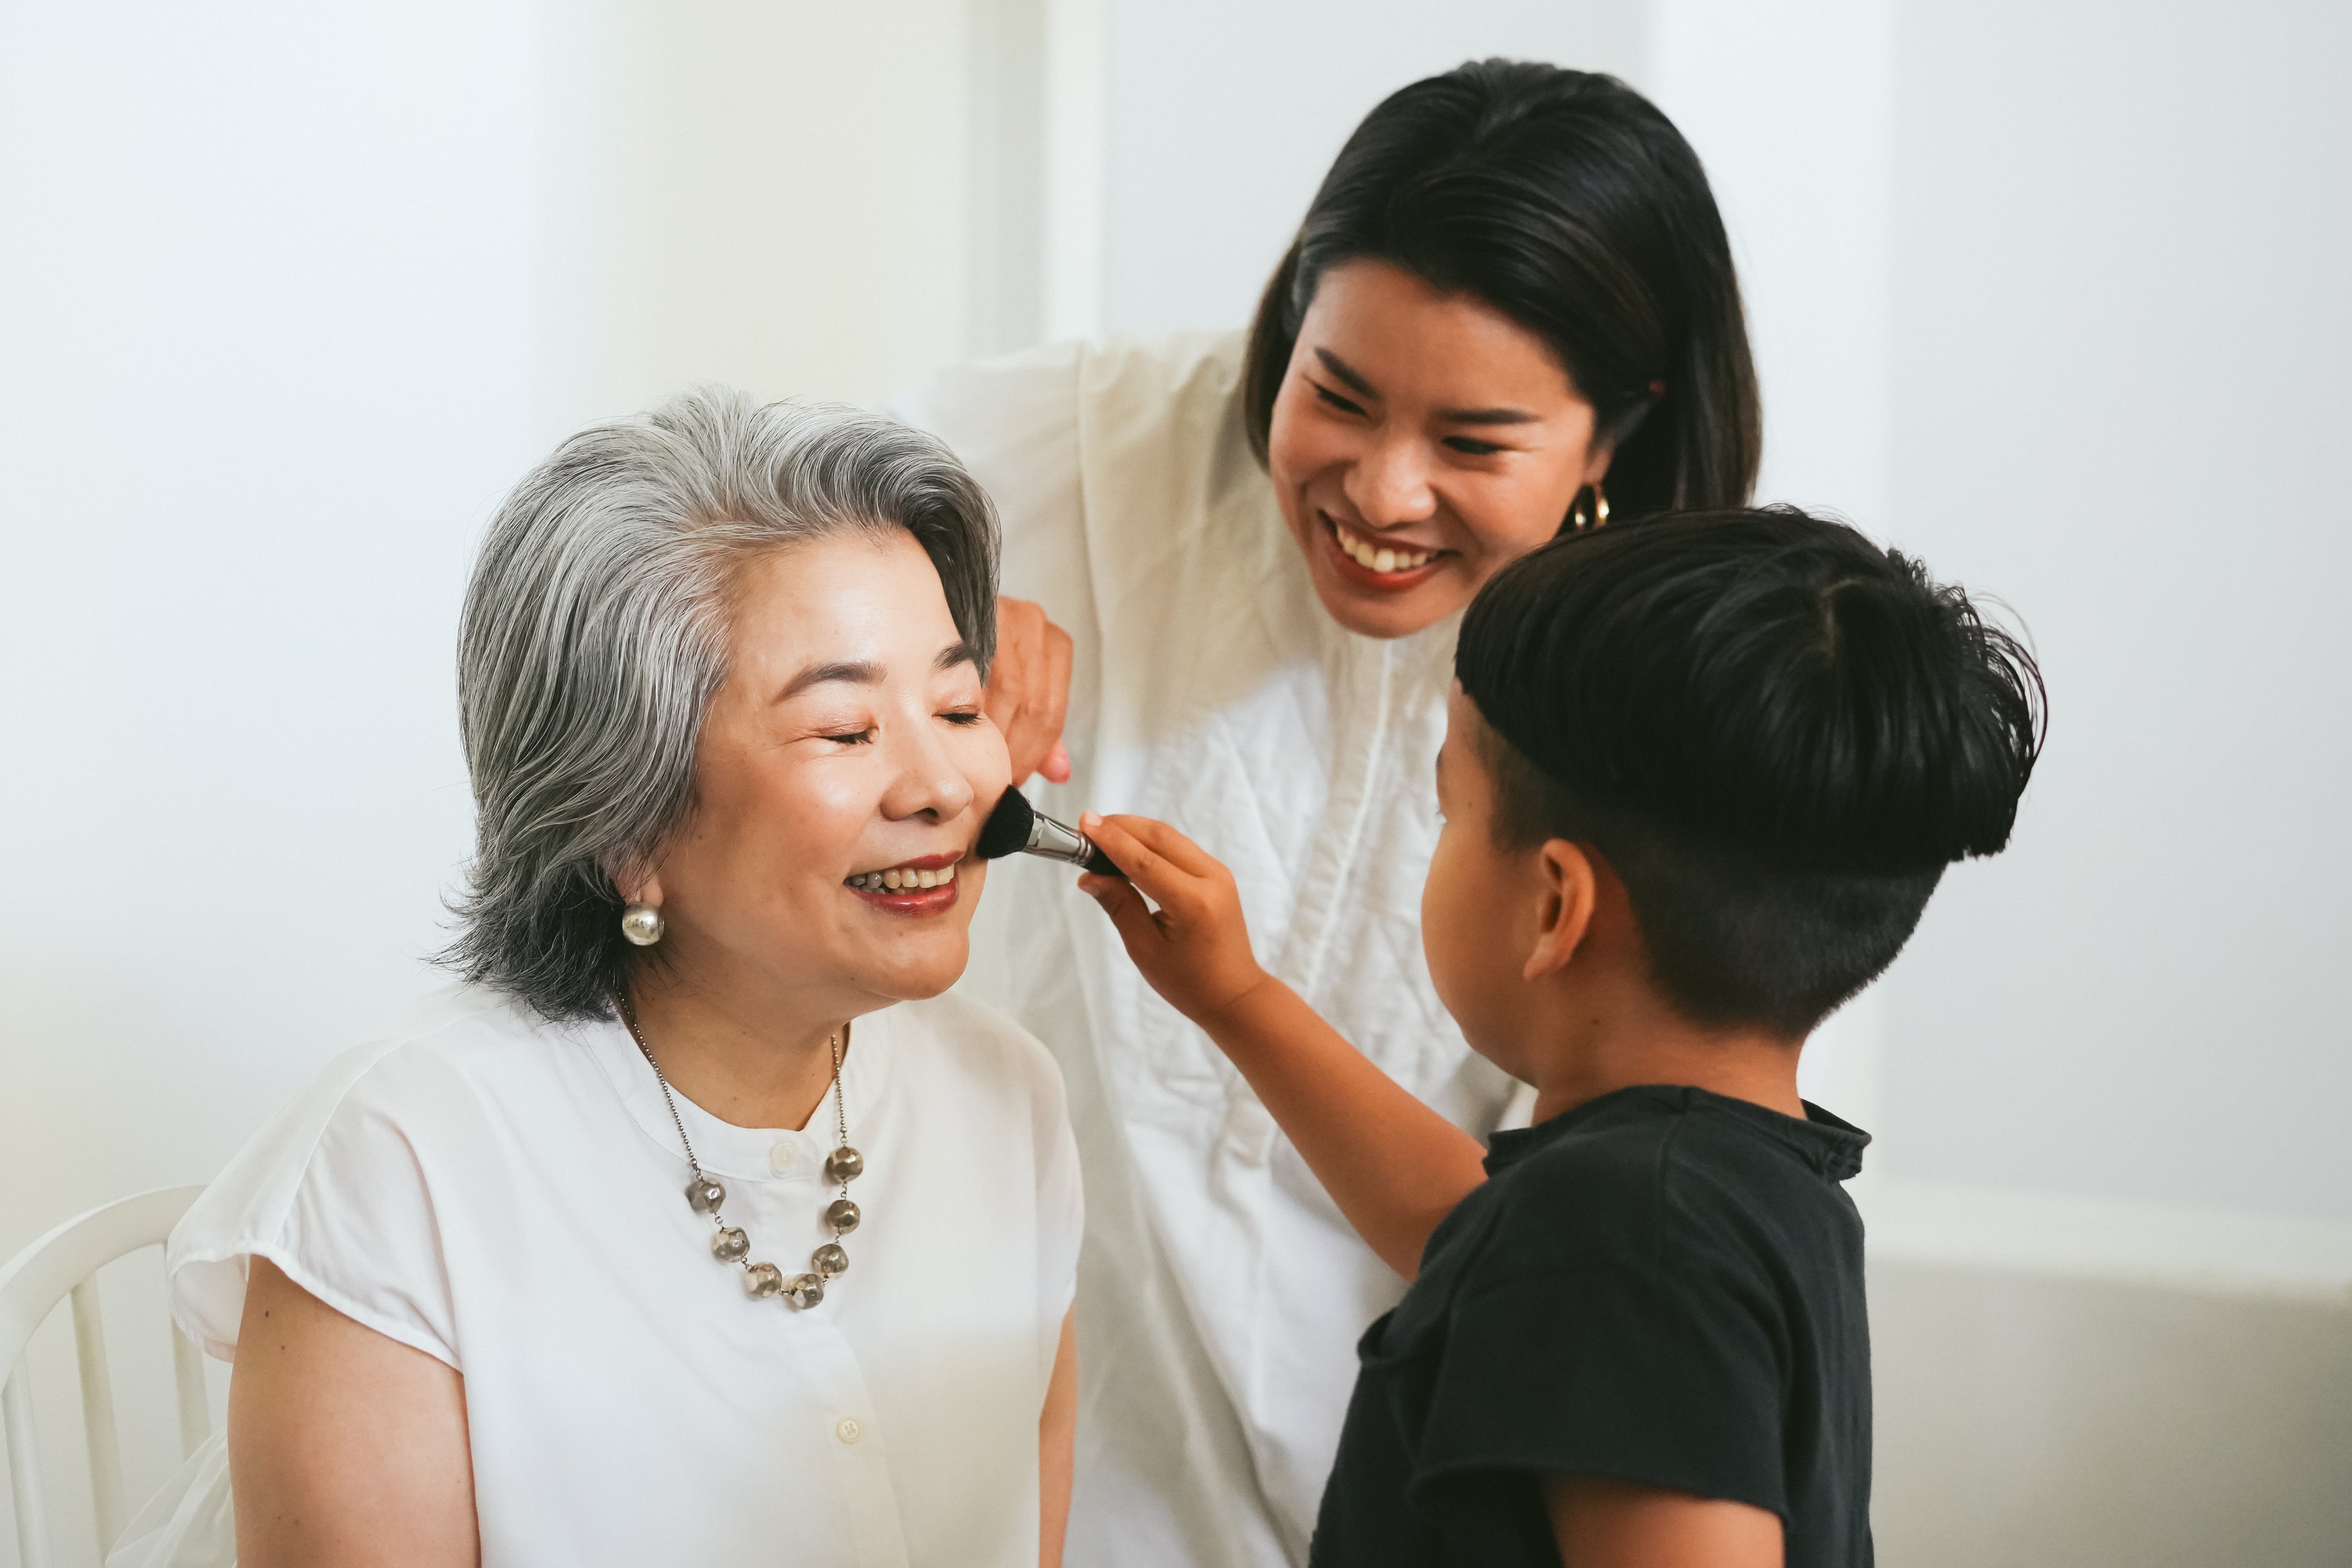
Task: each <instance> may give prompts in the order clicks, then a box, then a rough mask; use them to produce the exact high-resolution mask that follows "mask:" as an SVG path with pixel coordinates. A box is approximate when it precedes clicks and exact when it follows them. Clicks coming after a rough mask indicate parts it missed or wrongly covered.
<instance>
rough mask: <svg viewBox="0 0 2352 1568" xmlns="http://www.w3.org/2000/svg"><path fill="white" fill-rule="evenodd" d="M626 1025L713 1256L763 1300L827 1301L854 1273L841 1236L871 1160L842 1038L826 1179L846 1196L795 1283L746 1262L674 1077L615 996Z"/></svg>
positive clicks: (828, 1215)
mask: <svg viewBox="0 0 2352 1568" xmlns="http://www.w3.org/2000/svg"><path fill="white" fill-rule="evenodd" d="M614 1001H615V1002H616V1003H617V1004H619V1007H620V1014H621V1022H622V1023H624V1024H625V1025H627V1026H628V1029H629V1038H631V1039H633V1040H635V1041H636V1043H637V1049H638V1050H640V1051H642V1052H644V1053H645V1058H646V1066H647V1067H649V1068H653V1069H654V1081H655V1082H656V1083H657V1084H659V1085H661V1091H662V1103H663V1104H665V1105H667V1106H668V1107H669V1120H670V1125H671V1126H673V1127H675V1128H677V1141H678V1143H679V1144H680V1145H681V1146H682V1147H683V1148H684V1149H685V1150H686V1163H687V1168H688V1170H690V1171H692V1172H693V1173H694V1179H693V1180H692V1181H690V1182H688V1183H687V1184H686V1201H687V1202H688V1204H689V1205H692V1206H693V1209H694V1212H695V1213H697V1214H707V1215H709V1216H710V1223H711V1224H712V1225H713V1226H716V1227H717V1229H716V1230H715V1231H714V1233H713V1234H712V1236H711V1237H710V1255H711V1256H712V1257H713V1258H718V1259H719V1262H721V1263H732V1264H734V1265H735V1266H736V1267H738V1268H741V1269H742V1270H743V1289H746V1290H749V1291H750V1292H751V1294H752V1295H754V1296H758V1297H769V1296H782V1298H783V1299H784V1300H787V1301H790V1302H791V1303H792V1304H793V1306H794V1307H798V1308H808V1307H814V1306H815V1305H816V1304H817V1303H818V1302H819V1301H822V1300H824V1283H825V1281H826V1280H828V1279H838V1278H839V1277H840V1276H842V1275H844V1274H846V1273H847V1272H849V1254H848V1253H847V1252H846V1251H845V1250H843V1248H842V1245H841V1242H840V1240H839V1239H838V1238H839V1237H845V1236H847V1235H848V1234H849V1233H850V1232H851V1231H853V1230H856V1228H857V1222H858V1221H859V1220H860V1219H861V1218H863V1217H864V1216H863V1215H860V1214H859V1213H858V1212H857V1205H856V1204H854V1203H852V1202H850V1201H849V1184H850V1183H852V1182H854V1181H856V1179H857V1178H858V1177H859V1176H861V1175H863V1174H865V1173H866V1156H864V1155H863V1154H860V1153H859V1152H857V1151H856V1150H855V1149H853V1148H851V1147H850V1146H849V1112H848V1110H847V1109H846V1108H845V1107H844V1105H843V1104H842V1099H841V1037H840V1036H839V1035H835V1036H834V1037H832V1038H831V1039H830V1040H828V1041H827V1042H826V1043H827V1044H828V1045H830V1046H831V1047H833V1120H834V1125H835V1128H836V1129H837V1130H838V1131H839V1134H840V1139H839V1142H838V1143H837V1144H836V1146H835V1149H834V1151H833V1152H832V1153H830V1154H827V1155H826V1156H825V1157H824V1175H825V1180H827V1181H829V1182H836V1183H838V1184H840V1186H841V1195H840V1196H839V1197H837V1198H835V1199H834V1200H833V1202H831V1203H829V1204H827V1205H824V1224H825V1228H826V1229H827V1230H830V1231H831V1232H833V1234H834V1236H835V1240H832V1241H828V1242H826V1243H825V1244H824V1246H822V1247H818V1248H817V1249H816V1250H815V1251H814V1252H812V1253H810V1254H809V1268H810V1270H811V1272H809V1273H806V1274H795V1275H793V1277H792V1278H791V1279H786V1278H785V1277H784V1271H783V1270H782V1269H781V1268H777V1267H776V1266H775V1265H774V1264H772V1263H752V1262H749V1261H747V1259H749V1258H751V1237H750V1236H749V1235H747V1234H746V1233H745V1232H744V1231H742V1230H741V1229H740V1228H738V1227H737V1226H731V1225H729V1224H728V1223H727V1216H726V1215H724V1214H722V1213H720V1212H719V1205H722V1204H724V1203H726V1201H727V1189H726V1188H725V1187H723V1186H721V1185H719V1183H718V1182H717V1181H716V1180H714V1179H713V1178H712V1177H710V1176H708V1175H706V1174H704V1173H703V1169H702V1164H701V1162H699V1161H698V1160H697V1159H696V1158H695V1157H694V1142H693V1140H691V1139H689V1138H688V1137H687V1135H686V1121H685V1119H684V1118H682V1117H680V1116H679V1115H678V1113H677V1098H676V1097H675V1096H674V1095H672V1094H671V1093H670V1089H669V1079H667V1077H666V1076H664V1074H663V1072H662V1069H661V1063H659V1062H657V1061H656V1060H654V1048H653V1047H651V1046H649V1045H647V1044H646V1037H645V1033H644V1031H643V1030H641V1029H639V1028H638V1027H637V1013H636V1009H635V1007H634V1006H632V1005H630V1002H629V999H628V997H627V996H625V995H622V996H616V997H614Z"/></svg>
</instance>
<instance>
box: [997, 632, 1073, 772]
mask: <svg viewBox="0 0 2352 1568" xmlns="http://www.w3.org/2000/svg"><path fill="white" fill-rule="evenodd" d="M1070 654H1071V643H1070V634H1069V633H1067V632H1066V631H1064V630H1063V629H1062V628H1061V627H1059V626H1055V624H1054V623H1053V622H1051V621H1049V620H1047V619H1046V618H1045V608H1044V606H1042V605H1033V604H1031V603H1030V602H1029V601H1028V600H1026V599H999V600H997V601H996V659H995V662H993V663H992V664H991V665H990V666H989V667H988V689H987V691H986V693H985V694H984V695H983V696H982V699H981V705H982V707H984V708H985V709H987V710H988V716H989V718H990V719H991V720H992V721H994V723H995V725H996V727H997V728H998V729H999V730H1001V731H1003V732H1004V749H1005V751H1006V752H1010V753H1011V754H1012V757H1013V783H1014V784H1024V783H1026V782H1027V781H1028V778H1029V775H1030V774H1032V773H1044V774H1045V776H1046V778H1048V779H1050V780H1051V781H1053V782H1054V783H1055V784H1067V783H1068V782H1069V779H1070V753H1069V752H1067V751H1066V750H1064V749H1063V746H1062V721H1063V720H1064V719H1065V718H1066V717H1067V715H1068V713H1069V710H1070Z"/></svg>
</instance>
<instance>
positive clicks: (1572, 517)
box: [1568, 479, 1609, 533]
mask: <svg viewBox="0 0 2352 1568" xmlns="http://www.w3.org/2000/svg"><path fill="white" fill-rule="evenodd" d="M1584 490H1591V492H1592V510H1590V511H1587V510H1585V507H1584ZM1608 526H1609V492H1608V491H1606V490H1604V489H1601V481H1600V480H1598V479H1595V480H1593V482H1592V483H1591V484H1589V485H1587V486H1585V487H1584V489H1580V490H1578V491H1577V492H1576V502H1575V504H1574V505H1572V506H1570V508H1569V510H1568V531H1570V533H1588V532H1590V531H1592V530H1593V529H1596V528H1606V527H1608Z"/></svg>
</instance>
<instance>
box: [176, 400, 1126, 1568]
mask: <svg viewBox="0 0 2352 1568" xmlns="http://www.w3.org/2000/svg"><path fill="white" fill-rule="evenodd" d="M995 568H996V542H995V524H994V521H993V518H992V514H991V511H990V509H989V504H988V501H987V500H986V499H985V497H984V496H983V495H982V492H981V490H980V489H979V488H978V487H977V486H976V485H975V484H974V483H973V482H972V480H971V479H970V478H969V477H968V476H967V475H966V474H965V473H964V471H963V470H962V468H961V467H960V466H958V464H957V463H956V461H955V459H954V458H951V457H950V456H949V455H948V453H947V451H946V449H945V448H944V447H940V445H939V444H938V443H937V442H935V441H933V440H932V439H930V438H929V437H925V436H921V435H919V434H917V433H915V432H913V431H911V430H908V429H906V428H904V427H903V426H898V425H895V424H893V423H891V422H889V421H887V420H886V419H883V418H880V417H878V416H873V415H868V414H864V413H859V412H856V411H854V410H850V409H845V408H836V407H825V406H813V405H789V404H787V405H770V406H766V407H761V406H757V405H754V404H753V403H752V402H751V400H749V399H748V398H744V397H742V396H740V395H732V394H728V393H722V392H699V393H695V394H691V395H687V396H684V397H681V398H679V399H677V400H676V401H674V402H672V403H670V404H668V405H665V406H664V407H662V408H660V409H658V410H656V412H654V413H653V414H651V415H649V416H646V417H643V418H639V419H635V420H629V421H625V422H622V423H618V424H614V425H608V426H601V427H599V428H595V429H592V430H589V431H587V432H585V433H583V434H582V435H580V436H578V437H573V438H572V440H570V441H567V442H566V443H564V444H563V446H562V447H560V448H559V449H558V450H557V451H556V453H555V455H554V456H553V457H552V458H550V459H549V460H548V461H547V462H545V463H544V464H542V465H541V467H540V468H538V469H537V470H536V471H535V472H533V473H532V474H531V475H530V477H529V478H527V479H525V480H524V481H523V482H522V484H521V485H520V487H519V488H518V489H516V490H515V492H514V494H513V495H512V496H511V497H509V499H508V500H507V502H506V504H505V506H504V507H503V508H502V509H501V510H500V511H499V514H498V517H497V519H496V521H494V522H493V524H492V525H491V528H490V531H489V537H488V541H487V542H485V544H484V545H483V548H482V552H481V558H480V562H479V563H478V567H477V568H476V571H475V574H474V580H473V585H472V588H471V590H470V592H469V594H468V595H467V605H466V615H465V626H464V632H463V638H462V643H463V647H462V653H461V658H460V664H459V672H458V694H459V700H460V705H461V710H462V714H463V725H464V733H465V742H466V752H467V763H468V765H469V767H470V769H471V772H472V775H473V783H474V795H475V800H476V803H477V806H478V853H477V857H476V859H475V861H474V864H473V867H472V872H471V887H470V890H469V891H468V893H467V896H466V898H465V899H464V900H463V902H462V904H461V905H460V907H459V911H458V912H459V916H460V919H461V921H462V928H461V931H460V934H459V935H458V937H457V942H456V944H455V946H454V948H453V949H452V950H451V952H450V954H449V955H448V958H449V960H450V962H451V963H453V964H454V966H455V967H456V968H457V971H458V972H459V973H461V974H462V975H463V977H464V978H463V980H462V982H461V983H460V984H455V985H453V986H451V987H449V988H448V989H446V990H445V991H443V992H441V993H439V994H436V995H434V996H432V997H431V998H429V999H428V1000H426V1001H425V1002H423V1003H422V1004H420V1005H417V1006H416V1007H415V1008H414V1009H412V1010H411V1011H410V1012H409V1013H408V1014H406V1015H405V1016H403V1017H401V1018H399V1019H398V1020H397V1021H395V1022H394V1023H393V1024H391V1025H390V1026H388V1027H385V1028H383V1029H382V1030H381V1031H379V1032H378V1033H376V1034H375V1035H374V1037H373V1038H372V1039H371V1040H370V1041H369V1043H367V1044H365V1045H363V1046H361V1047H358V1048H357V1049H355V1050H352V1051H351V1052H349V1053H347V1054H345V1055H344V1056H342V1057H341V1058H338V1059H337V1060H336V1061H335V1062H334V1064H333V1065H332V1066H331V1067H330V1068H328V1069H327V1070H326V1072H325V1073H324V1074H323V1075H322V1076H321V1077H320V1079H319V1081H318V1082H317V1083H316V1084H314V1085H313V1086H312V1087H311V1088H310V1090H309V1091H308V1092H307V1093H305V1094H304V1095H303V1096H302V1097H301V1099H300V1100H298V1101H297V1103H296V1104H295V1105H294V1106H292V1107H291V1108H290V1109H289V1110H287V1111H286V1112H285V1113H284V1114H283V1115H281V1116H279V1117H278V1119H277V1121H275V1122H273V1123H272V1124H271V1125H270V1126H269V1127H268V1128H267V1129H266V1130H265V1131H263V1132H262V1133H261V1135H260V1136H259V1137H258V1138H257V1139H256V1140H255V1141H254V1142H253V1143H252V1144H251V1145H249V1146H248V1147H247V1149H246V1150H245V1151H244V1152H242V1153H241V1154H240V1155H238V1157H237V1158H236V1161H235V1162H234V1163H232V1165H231V1166H230V1167H229V1169H228V1171H227V1172H226V1173H225V1174H224V1175H223V1176H222V1177H221V1178H220V1179H219V1181H217V1182H216V1183H215V1184H214V1185H213V1187H212V1188H211V1189H210V1190H209V1191H208V1192H207V1193H206V1194H205V1196H204V1198H203V1199H202V1200H201V1201H200V1202H199V1204H198V1205H197V1206H196V1207H195V1209H194V1210H193V1211H192V1212H191V1213H190V1215H188V1218H187V1219H186V1221H185V1222H184V1224H183V1225H182V1226H181V1227H180V1229H179V1230H178V1232H177V1233H176V1234H175V1235H174V1236H173V1241H172V1247H171V1254H170V1268H171V1270H172V1275H173V1292H174V1307H175V1310H176V1312H177V1313H178V1316H179V1319H180V1321H181V1322H182V1323H183V1324H184V1326H185V1327H186V1328H187V1329H188V1330H189V1331H191V1332H192V1333H194V1335H196V1336H197V1337H198V1339H199V1340H200V1342H203V1343H205V1345H206V1346H207V1348H209V1349H210V1350H212V1351H213V1352H215V1354H220V1355H229V1354H231V1353H232V1352H234V1358H235V1361H236V1373H235V1376H234V1379H233V1382H232V1384H231V1392H230V1399H229V1430H228V1442H227V1457H228V1472H229V1477H230V1480H231V1484H232V1486H233V1490H234V1496H235V1504H236V1507H235V1516H236V1525H235V1529H236V1551H237V1556H238V1559H239V1560H240V1561H241V1562H244V1563H247V1564H249V1565H267V1564H278V1563H306V1564H356V1563H399V1564H403V1565H405V1568H415V1565H418V1564H426V1563H565V1564H572V1565H577V1564H593V1563H614V1564H622V1563H626V1564H632V1565H639V1564H645V1563H750V1562H785V1561H789V1562H792V1563H841V1564H848V1563H857V1564H867V1565H875V1568H878V1565H880V1564H886V1563H888V1564H920V1563H941V1564H945V1563H954V1564H958V1565H974V1564H1006V1565H1012V1564H1020V1565H1021V1568H1027V1565H1028V1564H1030V1563H1036V1562H1038V1561H1040V1560H1041V1559H1042V1560H1043V1561H1044V1562H1045V1563H1055V1562H1057V1561H1058V1560H1059V1557H1060V1553H1061V1533H1062V1521H1063V1518H1064V1515H1065V1512H1066V1504H1067V1496H1068V1483H1069V1465H1070V1433H1071V1429H1072V1422H1073V1416H1074V1410H1073V1398H1074V1395H1073V1390H1074V1388H1075V1383H1074V1369H1073V1365H1072V1359H1073V1352H1072V1350H1071V1340H1070V1335H1069V1331H1068V1310H1069V1306H1070V1301H1071V1295H1072V1289H1073V1281H1074V1278H1075V1274H1076V1257H1077V1247H1078V1236H1079V1230H1080V1218H1081V1216H1080V1211H1079V1194H1078V1178H1077V1168H1076V1153H1075V1150H1074V1146H1073V1143H1072V1140H1071V1135H1070V1131H1069V1127H1068V1125H1067V1122H1066V1118H1065V1115H1064V1110H1063V1098H1062V1087H1061V1082H1060V1079H1059V1078H1058V1076H1057V1074H1056V1071H1055V1067H1054V1065H1053V1063H1052V1061H1051V1059H1050V1058H1048V1057H1047V1056H1046V1055H1045V1051H1044V1050H1043V1048H1042V1047H1039V1046H1038V1044H1037V1043H1036V1041H1035V1040H1034V1039H1033V1038H1031V1037H1029V1036H1028V1035H1026V1034H1024V1033H1023V1032H1022V1031H1021V1029H1019V1028H1018V1027H1017V1026H1014V1025H1013V1024H1011V1023H1009V1022H1007V1021H1006V1020H1004V1019H1003V1018H1002V1017H999V1016H995V1015H993V1014H992V1013H989V1012H987V1011H986V1010H984V1009H982V1007H980V1006H979V1005H975V1004H972V1003H970V1002H966V1001H962V1000H959V999H957V998H955V997H953V996H949V995H943V994H942V993H944V992H945V991H946V990H947V988H948V986H949V985H950V984H951V983H952V982H953V981H954V980H955V979H956V977H957V976H958V975H959V974H960V973H961V972H962V970H963V967H964V963H965V958H966V952H967V941H966V928H967V926H968V924H969V923H970V921H971V913H972V907H973V905H974V903H975V902H977V900H978V899H979V896H980V892H981V888H982V881H983V878H984V872H983V870H982V866H981V864H980V863H979V862H978V861H977V860H976V859H974V858H971V849H972V847H973V844H974V841H975V839H976V837H977V836H978V834H979V831H980V826H981V823H982V819H983V817H984V816H986V813H987V811H988V809H989V807H990V806H992V805H993V804H994V802H995V800H996V798H997V795H999V793H1000V792H1001V791H1002V790H1003V787H1004V784H1005V783H1006V779H1007V774H1008V771H1009V770H1008V764H1007V761H1006V756H1005V748H1004V743H1003V740H1002V738H1001V737H1000V736H999V735H998V733H997V732H996V730H995V729H994V727H993V726H992V724H991V722H990V721H989V719H988V718H987V716H986V714H985V712H984V710H983V709H982V680H983V678H984V676H985V673H986V668H987V665H988V660H989V656H990V653H991V651H992V641H993V637H994V634H995V626H994V619H993V616H994V605H995Z"/></svg>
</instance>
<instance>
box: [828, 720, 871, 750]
mask: <svg viewBox="0 0 2352 1568" xmlns="http://www.w3.org/2000/svg"><path fill="white" fill-rule="evenodd" d="M819 738H820V739H822V740H826V741H831V742H835V744H836V745H843V746H863V745H866V744H868V743H870V742H872V741H873V739H874V730H873V727H872V726H871V725H868V726H867V727H866V728H865V729H863V730H853V731H845V732H843V733H840V734H835V735H824V736H821V737H819Z"/></svg>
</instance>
